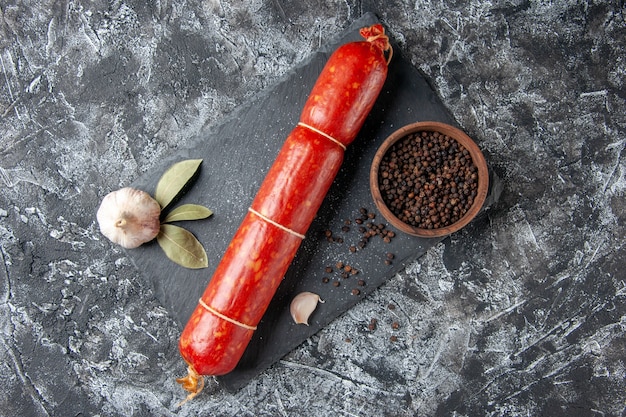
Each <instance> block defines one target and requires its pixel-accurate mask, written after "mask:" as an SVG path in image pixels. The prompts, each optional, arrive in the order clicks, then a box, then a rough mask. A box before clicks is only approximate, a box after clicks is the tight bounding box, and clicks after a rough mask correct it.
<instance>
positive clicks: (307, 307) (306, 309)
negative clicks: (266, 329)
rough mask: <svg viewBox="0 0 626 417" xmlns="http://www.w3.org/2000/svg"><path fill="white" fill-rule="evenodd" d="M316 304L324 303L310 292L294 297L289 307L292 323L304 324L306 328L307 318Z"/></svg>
mask: <svg viewBox="0 0 626 417" xmlns="http://www.w3.org/2000/svg"><path fill="white" fill-rule="evenodd" d="M318 302H319V303H323V302H324V301H323V300H322V299H321V298H320V296H319V295H317V294H315V293H312V292H308V291H305V292H301V293H300V294H298V295H296V296H295V297H294V299H293V300H292V301H291V305H290V306H289V312H290V313H291V317H292V318H293V321H295V322H296V324H306V325H307V326H308V325H309V317H310V316H311V313H313V311H314V310H315V308H316V307H317V303H318Z"/></svg>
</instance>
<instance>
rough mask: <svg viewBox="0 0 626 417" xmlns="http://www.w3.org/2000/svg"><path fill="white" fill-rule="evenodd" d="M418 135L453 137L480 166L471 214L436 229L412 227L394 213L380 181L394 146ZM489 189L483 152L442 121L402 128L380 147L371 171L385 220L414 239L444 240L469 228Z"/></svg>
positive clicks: (469, 209) (379, 208)
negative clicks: (383, 163)
mask: <svg viewBox="0 0 626 417" xmlns="http://www.w3.org/2000/svg"><path fill="white" fill-rule="evenodd" d="M417 132H439V133H440V134H443V135H446V136H448V137H449V138H451V139H453V140H455V141H456V142H457V143H458V144H460V145H462V147H464V148H465V149H466V150H467V151H468V152H469V155H470V156H471V159H472V162H473V163H474V165H475V167H476V173H477V176H478V178H477V179H476V180H475V181H477V182H478V184H477V188H475V189H474V191H475V196H474V197H473V200H474V201H473V203H472V204H471V206H470V207H469V208H467V211H465V213H464V214H463V215H462V216H461V217H460V218H459V219H458V220H456V221H455V222H454V223H451V224H440V225H438V226H436V227H435V226H434V225H430V226H428V227H424V228H422V227H416V226H415V225H412V224H409V223H406V222H404V221H402V220H400V218H398V216H397V215H396V214H394V212H393V211H392V210H391V208H390V207H389V206H388V205H387V204H388V203H387V202H386V201H385V199H384V198H383V196H382V193H381V182H380V181H381V176H382V174H381V172H380V167H381V162H382V161H383V158H384V157H385V155H386V154H387V152H389V151H390V150H391V148H392V146H393V145H394V144H396V142H398V141H401V140H403V139H404V138H406V137H407V136H409V135H412V134H415V133H417ZM400 168H401V165H400ZM431 169H435V170H436V169H437V165H435V166H434V167H433V168H431ZM439 179H441V178H439ZM430 184H432V183H429V187H430V186H431V185H430ZM420 187H424V185H421V186H420ZM420 187H417V186H416V187H415V190H416V191H415V192H416V193H419V190H420ZM436 187H437V185H435V189H434V190H431V191H430V192H431V193H433V192H434V193H437V188H436ZM488 189H489V172H488V169H487V163H486V162H485V157H484V156H483V154H482V152H481V151H480V149H479V148H478V146H477V145H476V143H474V141H473V140H472V139H471V138H470V137H469V136H467V135H466V134H465V133H464V132H463V131H461V130H459V129H457V128H456V127H453V126H450V125H447V124H445V123H440V122H418V123H413V124H410V125H407V126H404V127H402V128H401V129H398V130H397V131H395V132H394V133H393V134H391V135H390V136H389V137H388V138H387V139H385V141H384V142H383V144H382V145H381V146H380V148H379V149H378V151H377V152H376V155H375V156H374V160H373V162H372V166H371V169H370V190H371V193H372V197H373V198H374V203H375V204H376V207H377V208H378V210H379V211H380V212H381V214H382V215H383V217H385V219H387V221H388V222H389V223H391V225H392V226H394V227H395V228H397V229H398V230H400V231H402V232H404V233H408V234H409V235H413V236H419V237H426V238H433V237H441V236H447V235H449V234H451V233H454V232H456V231H458V230H460V229H461V228H463V227H464V226H466V225H467V224H468V223H469V222H470V221H472V219H473V218H474V217H475V216H476V215H477V214H478V212H479V211H480V210H481V208H482V206H483V204H484V202H485V198H486V197H487V191H488ZM396 190H397V188H396ZM446 201H447V200H446ZM416 214H419V213H416ZM439 214H441V213H440V212H438V213H437V215H439ZM444 223H445V222H444ZM448 223H449V222H448Z"/></svg>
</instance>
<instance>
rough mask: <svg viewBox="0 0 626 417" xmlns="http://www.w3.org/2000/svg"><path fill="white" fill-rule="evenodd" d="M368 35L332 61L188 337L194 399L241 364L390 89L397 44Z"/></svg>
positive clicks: (376, 33) (377, 28) (372, 30)
mask: <svg viewBox="0 0 626 417" xmlns="http://www.w3.org/2000/svg"><path fill="white" fill-rule="evenodd" d="M360 34H361V35H362V36H363V37H364V38H365V40H363V41H358V42H351V43H347V44H344V45H342V46H340V47H339V48H338V49H337V50H336V51H335V52H334V53H333V54H332V55H331V56H330V58H329V60H328V62H327V63H326V65H325V67H324V69H323V70H322V72H321V74H320V76H319V78H318V79H317V81H316V83H315V85H314V87H313V89H312V91H311V93H310V94H309V96H308V98H307V101H306V103H305V105H304V108H303V110H302V113H301V116H300V121H299V123H298V124H297V125H296V126H295V127H294V129H293V130H292V131H291V133H290V134H289V136H288V137H287V139H286V141H285V143H284V144H283V146H282V148H281V149H280V151H279V153H278V155H277V157H276V160H275V161H274V163H273V164H272V166H271V167H270V169H269V171H268V173H267V175H266V177H265V179H264V180H263V182H262V184H261V186H260V188H259V190H258V192H257V194H256V196H255V197H254V199H253V201H252V204H251V205H250V208H249V210H248V212H247V214H246V215H245V217H244V219H243V221H242V223H241V225H240V226H239V228H238V230H237V231H236V232H235V235H234V237H233V238H232V241H231V242H230V244H229V245H228V247H227V249H226V251H225V253H224V255H223V257H222V259H221V261H220V263H219V264H218V266H217V268H216V270H215V272H214V274H213V277H212V278H211V281H210V282H209V284H208V285H207V287H206V289H205V291H204V293H203V294H202V297H201V298H200V300H199V302H198V305H197V307H196V308H195V310H194V311H193V313H192V315H191V317H190V319H189V321H188V322H187V324H186V326H185V328H184V330H183V332H182V334H181V336H180V340H179V350H180V353H181V355H182V357H183V359H184V360H185V362H186V363H187V364H188V371H189V375H187V377H185V378H179V379H177V381H178V382H179V383H180V384H181V385H182V386H183V388H184V389H185V390H187V391H189V392H190V394H189V396H188V399H190V398H192V397H193V396H195V395H196V394H197V393H198V392H200V390H202V385H203V377H202V376H203V375H223V374H226V373H228V372H230V371H232V370H233V369H234V368H235V366H236V365H237V363H238V361H239V359H240V358H241V356H242V355H243V353H244V351H245V349H246V347H247V345H248V343H249V341H250V339H251V338H252V335H253V334H254V330H255V329H256V325H257V324H258V323H259V321H260V320H261V318H262V317H263V314H264V313H265V311H266V309H267V307H268V305H269V303H270V301H271V299H272V297H273V296H274V293H275V292H276V289H277V288H278V285H279V284H280V282H281V280H282V279H283V276H284V275H285V273H286V271H287V269H288V268H289V265H290V264H291V261H292V260H293V258H294V256H295V254H296V252H297V250H298V248H299V246H300V244H301V242H302V239H304V237H305V234H306V232H307V229H308V228H309V226H310V224H311V222H312V221H313V219H314V217H315V215H316V213H317V211H318V209H319V207H320V206H321V204H322V202H323V199H324V197H325V195H326V193H327V192H328V189H329V188H330V186H331V184H332V182H333V181H334V179H335V176H336V174H337V172H338V171H339V168H340V166H341V163H342V161H343V155H344V151H345V149H346V146H348V145H349V144H350V143H351V142H352V141H353V140H354V138H355V137H356V135H357V133H358V132H359V130H360V129H361V126H362V125H363V123H364V121H365V118H366V117H367V115H368V114H369V112H370V110H371V109H372V107H373V105H374V102H375V101H376V98H377V97H378V95H379V93H380V91H381V89H382V87H383V84H384V82H385V78H386V76H387V66H388V63H389V60H390V59H391V54H392V49H391V46H390V44H389V40H388V38H387V36H386V35H385V33H384V29H383V27H382V25H380V24H376V25H373V26H371V27H367V28H362V29H361V30H360Z"/></svg>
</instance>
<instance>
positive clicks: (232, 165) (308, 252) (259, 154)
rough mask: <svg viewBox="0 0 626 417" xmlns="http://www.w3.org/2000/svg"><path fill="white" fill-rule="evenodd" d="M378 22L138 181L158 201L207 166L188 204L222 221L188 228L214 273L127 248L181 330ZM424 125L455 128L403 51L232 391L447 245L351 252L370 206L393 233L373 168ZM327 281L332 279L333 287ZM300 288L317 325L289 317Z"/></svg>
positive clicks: (413, 243) (233, 378)
mask: <svg viewBox="0 0 626 417" xmlns="http://www.w3.org/2000/svg"><path fill="white" fill-rule="evenodd" d="M374 23H378V19H377V18H376V16H375V15H373V14H366V15H364V16H362V17H361V18H360V19H358V20H357V21H355V22H354V23H353V24H352V25H351V26H350V27H349V28H348V29H346V30H345V32H344V33H343V34H342V35H341V36H340V37H339V38H337V39H335V40H334V41H333V42H331V43H330V44H329V45H327V46H326V47H325V48H323V49H321V50H320V51H318V52H316V53H314V54H313V55H312V56H310V57H309V59H307V60H306V61H305V62H304V63H302V64H301V65H300V66H298V67H296V68H294V69H293V70H292V71H290V73H289V74H287V75H286V76H285V77H283V79H282V80H281V81H280V82H278V83H277V84H276V85H274V86H273V87H271V88H268V89H266V90H264V91H262V92H261V93H260V94H258V95H257V96H256V97H255V98H254V99H252V100H251V101H250V102H249V103H247V104H246V105H244V106H242V107H240V108H238V109H237V110H236V111H235V112H233V113H232V114H231V115H230V116H229V117H228V118H227V120H225V121H224V122H223V123H222V124H221V125H220V126H217V127H215V128H212V129H210V130H207V131H205V132H203V133H202V134H200V135H198V137H196V138H194V139H192V140H191V143H190V145H189V147H188V148H187V149H185V150H182V151H180V152H179V153H177V154H176V155H172V156H171V157H169V158H167V160H164V161H163V163H162V164H161V165H160V166H158V167H156V168H155V169H154V170H153V171H151V172H149V173H147V174H146V175H144V176H143V177H141V178H139V179H138V180H137V181H136V182H135V183H134V184H132V186H134V187H136V188H140V189H143V190H145V191H147V192H149V193H150V194H154V189H155V186H156V183H157V181H158V179H159V178H160V176H161V174H162V173H163V172H164V171H165V170H166V169H167V168H168V167H169V166H170V165H171V164H172V163H174V162H178V161H181V160H184V159H191V158H193V159H195V158H202V159H203V163H202V166H201V169H200V173H199V175H198V178H197V180H196V182H195V183H194V184H193V186H192V187H191V188H190V190H189V191H188V192H187V193H186V194H185V195H184V196H183V197H182V199H181V200H180V201H179V204H182V203H195V204H202V205H204V206H206V207H208V208H210V209H211V210H213V211H214V215H213V216H212V217H210V218H209V219H206V220H201V221H193V222H182V223H181V224H180V225H181V226H183V227H185V228H187V229H188V230H190V231H191V232H192V233H194V234H195V235H196V237H197V238H198V239H199V240H200V242H202V244H203V245H204V247H205V249H206V251H207V255H208V259H209V267H208V268H206V269H202V270H189V269H185V268H182V267H180V266H178V265H176V264H174V263H172V262H171V261H169V260H168V259H167V258H166V257H165V255H164V253H163V252H162V251H161V249H160V247H159V246H158V245H157V244H156V242H151V243H148V244H145V245H143V246H141V247H140V248H138V249H133V250H129V251H128V255H129V257H130V258H131V259H132V260H133V262H134V263H135V265H136V266H137V268H138V269H139V270H140V271H141V272H142V273H143V274H144V276H145V277H146V279H147V280H149V282H150V283H151V284H152V285H153V287H154V290H155V293H156V296H157V298H158V299H159V300H160V302H162V303H163V305H164V306H165V308H167V309H168V310H169V312H170V313H171V314H172V315H173V316H174V317H175V319H176V320H177V321H178V323H179V324H180V325H181V328H182V326H184V324H185V323H186V322H187V319H188V318H189V316H190V315H191V313H192V311H193V309H194V308H195V306H196V304H197V301H198V298H199V297H200V296H201V295H202V293H203V291H204V288H205V287H206V285H207V283H208V281H209V280H210V278H211V275H212V273H213V271H214V269H215V268H216V266H217V264H218V262H219V260H220V258H221V255H222V254H223V253H224V251H225V249H226V247H227V245H228V243H229V242H230V239H231V237H232V236H233V234H234V233H235V231H236V229H237V227H238V226H239V224H240V222H241V220H242V219H243V217H244V215H245V214H246V212H247V209H248V207H249V206H250V203H251V202H252V200H253V198H254V196H255V194H256V191H257V189H258V187H259V186H260V184H261V182H262V181H263V179H264V177H265V173H266V172H267V171H268V169H269V167H270V166H271V164H272V162H273V161H274V158H275V156H276V154H277V153H278V151H279V149H280V148H281V146H282V144H283V142H284V140H285V139H286V137H287V135H288V134H289V132H290V131H291V130H292V129H293V127H294V126H295V125H296V124H297V122H298V120H299V116H300V112H301V109H302V107H303V105H304V102H305V101H306V98H307V96H308V94H309V92H310V90H311V88H312V87H313V84H314V83H315V81H316V79H317V77H318V75H319V73H320V72H321V70H322V68H323V66H324V64H325V63H326V60H327V59H328V57H329V56H330V53H331V52H332V51H334V50H335V49H336V47H337V46H339V45H341V44H343V43H346V42H350V41H354V40H361V39H362V38H361V37H360V35H359V33H358V30H359V28H361V27H363V26H369V25H372V24H374ZM394 46H395V45H394ZM425 120H433V121H440V122H444V123H449V124H453V125H456V123H455V121H454V120H453V118H452V117H451V116H450V114H449V112H448V111H447V110H446V108H445V107H444V106H443V104H442V103H441V102H440V100H439V98H438V96H437V94H436V93H435V91H434V90H433V89H432V88H431V86H430V85H429V83H428V82H427V81H426V79H425V78H424V77H423V76H422V75H421V74H420V72H419V71H417V70H416V69H415V68H414V67H413V66H412V65H411V64H410V63H409V62H407V61H406V60H405V59H403V57H402V55H401V51H400V50H399V49H398V47H397V46H395V48H394V55H393V59H392V61H391V64H390V67H389V74H388V78H387V81H386V83H385V86H384V88H383V91H382V93H381V94H380V96H379V99H378V100H377V102H376V105H375V107H374V109H373V110H372V112H371V114H370V115H369V117H368V119H367V121H366V123H365V125H364V126H363V128H362V130H361V132H360V134H359V135H358V137H357V138H356V140H355V141H354V142H353V143H352V145H351V146H350V147H349V148H348V150H347V152H346V155H345V161H344V164H343V166H342V168H341V170H340V172H339V174H338V176H337V178H336V180H335V182H334V183H333V186H332V187H331V190H330V191H329V194H328V195H327V197H326V199H325V201H324V204H323V205H322V207H321V209H320V211H319V212H318V216H317V218H316V219H315V220H314V222H313V224H312V225H311V227H310V229H309V231H308V233H307V236H306V239H305V240H304V241H303V243H302V246H301V247H300V249H299V251H298V253H297V255H296V258H295V259H294V261H293V263H292V265H291V266H290V269H289V270H288V272H287V274H286V276H285V278H284V280H283V282H282V284H281V286H280V287H279V289H278V292H277V294H276V296H275V297H274V299H273V300H272V303H271V305H270V307H269V309H268V311H267V312H266V314H265V316H264V317H263V320H262V321H261V323H260V324H259V326H258V330H257V331H256V332H255V336H254V338H253V339H252V341H251V343H250V345H249V346H248V349H247V350H246V353H245V354H244V357H243V358H242V360H241V361H240V363H239V365H238V366H237V368H236V369H235V370H234V371H233V372H231V373H230V374H228V375H224V376H221V377H218V381H220V383H221V384H222V385H223V386H224V387H225V388H227V389H228V390H231V391H232V390H237V389H239V388H241V387H243V386H244V385H245V384H246V383H247V382H248V381H249V380H250V379H251V378H253V377H254V376H255V375H257V374H258V373H260V372H261V371H263V370H264V369H266V368H267V367H269V366H270V365H272V364H273V363H274V362H276V361H278V360H279V359H280V358H281V357H283V356H284V355H285V354H287V353H288V352H289V351H291V350H292V349H293V348H295V347H296V346H298V345H299V344H300V343H302V342H303V341H305V340H306V339H307V338H309V337H310V336H312V335H313V334H314V333H316V332H317V331H319V330H320V329H321V328H323V327H324V326H325V325H327V324H328V323H330V322H331V321H332V320H334V319H335V318H337V317H338V316H339V315H341V314H342V313H344V312H345V311H347V310H348V309H349V308H351V307H352V306H354V305H355V304H356V303H358V302H359V300H361V299H362V298H363V297H365V296H367V294H368V293H370V292H372V291H373V290H374V289H375V288H376V287H378V286H380V285H381V284H383V283H384V282H385V281H386V280H387V279H388V278H390V277H391V276H393V275H394V274H395V273H396V272H398V271H399V270H401V269H403V268H404V267H405V266H406V265H407V264H408V263H410V262H412V261H413V260H415V259H416V258H418V257H419V256H421V255H423V254H424V253H425V252H426V250H427V249H429V248H430V247H432V246H433V245H435V244H437V243H438V242H439V241H441V239H440V238H439V239H421V238H416V237H411V236H408V235H403V234H401V233H399V232H398V231H395V230H394V231H395V232H396V237H395V238H393V239H392V240H391V242H390V243H386V242H384V241H383V240H382V238H380V237H374V238H372V239H370V241H369V242H368V244H367V246H365V247H364V248H363V249H360V250H357V251H356V252H352V251H351V250H350V246H351V245H357V244H358V242H359V240H360V238H361V236H362V234H361V233H360V232H359V231H358V230H357V225H356V224H355V219H357V218H359V217H360V216H361V215H360V213H359V211H360V209H362V208H365V209H366V210H367V211H368V212H372V213H374V214H375V215H376V218H375V219H374V222H375V223H376V224H380V223H383V224H385V225H386V229H389V230H393V229H392V228H391V226H388V225H387V224H386V222H385V221H384V219H383V217H382V216H381V215H380V214H379V213H378V212H377V211H376V210H375V206H374V203H373V200H372V198H371V194H370V191H369V168H370V164H371V161H372V159H373V156H374V153H375V151H376V149H377V147H378V146H379V145H380V144H381V143H382V142H383V140H384V139H385V137H387V136H388V135H389V134H391V133H392V132H393V131H395V130H397V129H398V128H400V127H401V126H403V125H406V124H409V123H413V122H417V121H425ZM492 177H493V174H492ZM493 180H496V181H495V182H497V179H496V178H492V187H493V184H494V181H493ZM495 194H497V193H495V192H494V191H493V188H492V190H491V191H490V194H489V195H488V197H487V202H486V206H488V205H489V204H491V203H492V202H493V201H494V200H495V199H496V198H497V195H495ZM346 220H350V221H351V225H350V226H349V228H350V230H348V231H342V228H343V227H344V226H345V222H346ZM368 221H369V220H368ZM326 230H330V231H332V232H333V235H334V236H335V237H341V238H342V239H343V243H337V242H329V241H328V239H327V238H326V236H325V234H324V232H325V231H326ZM387 253H393V254H394V255H395V258H394V259H393V261H392V262H391V264H390V265H388V264H386V263H385V262H384V261H385V258H386V254H387ZM338 261H341V262H344V263H345V264H349V265H351V266H352V267H354V268H357V269H358V271H359V273H358V274H357V275H351V276H350V277H349V278H347V279H346V278H341V277H340V276H339V273H338V272H337V271H336V268H335V267H334V266H335V264H336V263H337V262H338ZM328 266H332V267H333V269H334V271H333V272H332V273H328V272H326V267H328ZM324 277H328V278H329V279H330V282H324V280H323V278H324ZM358 280H363V283H364V284H365V285H358V283H357V281H358ZM333 281H339V282H340V285H339V286H338V287H336V286H334V285H333ZM363 283H362V284H363ZM355 288H357V289H359V291H360V293H359V294H358V295H354V294H353V293H352V290H353V289H355ZM301 291H312V292H315V293H318V294H319V295H320V296H321V297H322V299H323V300H324V301H325V303H324V304H320V305H319V306H318V308H317V310H316V311H315V312H314V314H313V315H312V316H311V318H310V320H309V323H310V326H305V325H296V324H294V323H293V320H292V318H291V316H290V314H289V304H290V302H291V299H292V298H293V297H294V296H295V295H296V294H297V293H299V292H301Z"/></svg>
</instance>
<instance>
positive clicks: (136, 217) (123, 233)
mask: <svg viewBox="0 0 626 417" xmlns="http://www.w3.org/2000/svg"><path fill="white" fill-rule="evenodd" d="M160 214H161V206H160V205H159V203H158V202H157V201H156V200H155V199H153V198H152V197H151V196H150V194H148V193H146V192H145V191H141V190H137V189H135V188H130V187H126V188H122V189H120V190H117V191H113V192H111V193H109V194H107V195H106V196H105V197H104V198H103V199H102V202H101V203H100V208H98V212H97V214H96V217H97V219H98V224H99V225H100V231H101V232H102V234H103V235H105V236H106V237H107V238H108V239H109V240H111V241H112V242H113V243H117V244H118V245H121V246H123V247H125V248H128V249H132V248H136V247H138V246H139V245H141V244H143V243H146V242H149V241H151V240H152V239H154V238H155V237H156V236H157V235H158V234H159V229H160V227H161V224H160V221H159V216H160Z"/></svg>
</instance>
